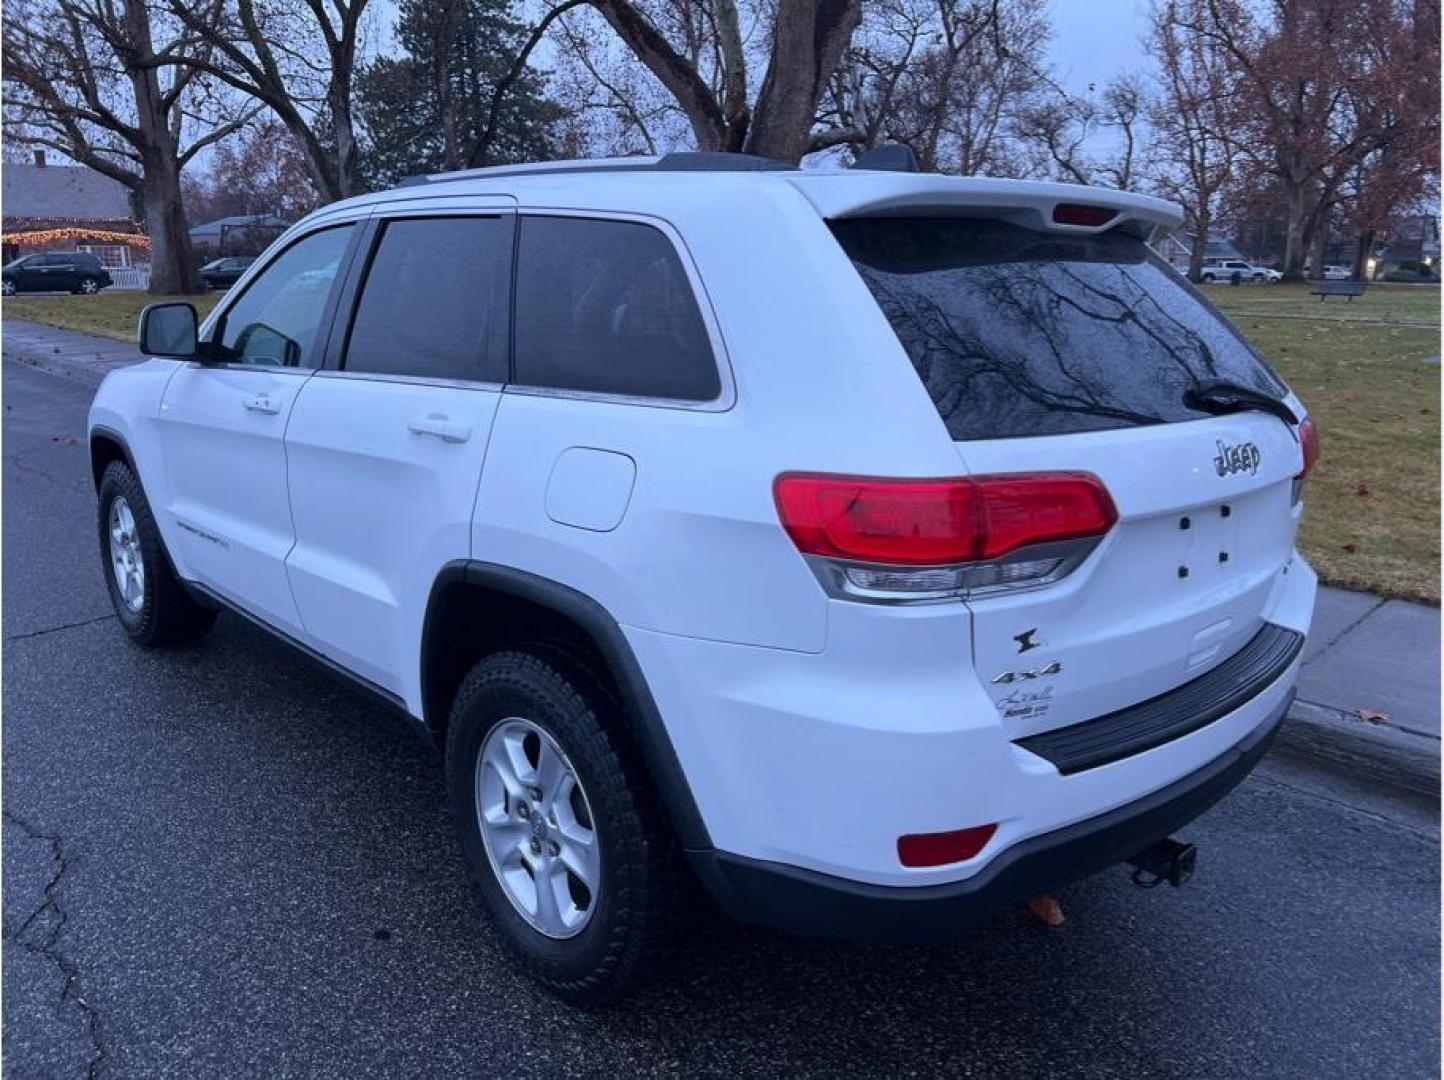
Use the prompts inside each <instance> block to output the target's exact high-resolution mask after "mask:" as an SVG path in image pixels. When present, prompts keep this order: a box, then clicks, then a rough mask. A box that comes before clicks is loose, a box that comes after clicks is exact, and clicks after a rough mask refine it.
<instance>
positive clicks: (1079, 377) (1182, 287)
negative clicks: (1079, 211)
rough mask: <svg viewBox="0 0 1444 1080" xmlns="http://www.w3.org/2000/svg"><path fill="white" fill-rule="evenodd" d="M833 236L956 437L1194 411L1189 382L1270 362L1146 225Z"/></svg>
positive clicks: (985, 224) (859, 228)
mask: <svg viewBox="0 0 1444 1080" xmlns="http://www.w3.org/2000/svg"><path fill="white" fill-rule="evenodd" d="M832 231H833V235H835V236H836V237H837V239H838V242H839V243H840V244H841V245H842V247H843V250H845V251H846V252H847V254H848V256H849V257H850V258H851V259H852V261H853V264H854V265H855V266H856V267H857V269H858V272H859V273H860V274H861V275H862V279H863V281H865V282H866V283H867V286H868V288H869V289H870V290H871V291H872V294H873V296H874V297H875V298H876V299H877V302H878V306H879V307H881V308H882V311H883V314H885V315H886V316H887V319H888V321H889V322H890V323H891V324H892V328H893V330H894V331H895V332H896V333H897V336H898V340H899V341H901V342H902V345H903V348H904V349H905V350H906V351H907V354H908V356H909V357H910V358H911V359H912V362H913V366H914V367H915V368H916V369H917V373H918V377H919V378H921V379H922V381H923V385H924V386H926V387H927V390H928V393H929V394H930V395H931V397H932V399H933V403H934V404H935V405H936V406H937V409H938V413H939V414H940V415H941V416H942V418H943V421H944V423H946V425H947V428H948V432H949V433H950V434H951V435H952V437H953V438H954V439H955V440H958V441H965V440H970V439H998V438H1010V437H1017V436H1026V435H1062V434H1068V433H1072V432H1080V431H1098V430H1103V429H1107V428H1118V427H1131V426H1135V425H1140V424H1159V423H1169V422H1174V421H1180V420H1200V419H1203V418H1205V417H1206V416H1207V415H1209V414H1207V413H1203V412H1199V411H1197V410H1195V409H1192V408H1189V407H1188V406H1187V405H1185V404H1184V401H1183V398H1184V392H1185V391H1186V390H1187V389H1188V388H1189V387H1191V386H1193V385H1195V384H1197V383H1198V382H1200V381H1203V380H1210V379H1229V380H1232V381H1236V382H1240V383H1244V384H1246V385H1248V386H1252V387H1255V388H1257V389H1258V390H1261V391H1263V392H1265V393H1268V394H1273V395H1279V394H1282V393H1283V392H1284V387H1283V385H1282V384H1281V383H1280V382H1279V380H1278V378H1277V377H1276V376H1275V375H1274V374H1273V372H1272V371H1270V370H1269V368H1268V365H1267V364H1265V363H1264V361H1263V360H1262V359H1261V358H1260V357H1259V356H1258V354H1257V353H1255V352H1254V351H1253V349H1252V348H1251V347H1250V346H1249V345H1248V343H1247V342H1245V341H1244V339H1243V338H1242V337H1241V336H1239V334H1238V333H1237V331H1235V330H1234V329H1233V328H1232V327H1231V326H1230V325H1229V324H1228V323H1227V322H1225V321H1224V320H1223V318H1222V317H1221V316H1219V315H1218V314H1217V313H1216V312H1215V311H1214V310H1213V309H1212V308H1211V307H1210V306H1209V305H1208V304H1207V303H1206V302H1204V300H1203V299H1202V298H1201V297H1200V296H1199V295H1198V293H1197V292H1195V291H1194V290H1193V289H1192V288H1191V287H1189V286H1188V285H1187V284H1186V283H1185V282H1184V281H1183V280H1182V279H1181V278H1180V277H1179V276H1178V274H1177V272H1176V271H1174V270H1172V269H1170V268H1169V267H1168V265H1167V264H1166V263H1164V262H1163V261H1162V260H1161V259H1159V258H1158V257H1157V256H1156V255H1154V254H1153V253H1152V252H1151V251H1149V250H1148V248H1147V247H1146V246H1145V245H1144V244H1143V242H1142V241H1141V240H1136V239H1133V238H1131V237H1126V236H1122V235H1117V234H1104V235H1101V236H1092V237H1060V236H1055V235H1051V234H1047V233H1040V232H1034V231H1032V230H1029V229H1024V228H1021V227H1019V226H1016V225H1011V224H1008V223H1006V222H1000V221H990V220H984V219H976V218H853V219H844V220H839V221H835V222H833V223H832Z"/></svg>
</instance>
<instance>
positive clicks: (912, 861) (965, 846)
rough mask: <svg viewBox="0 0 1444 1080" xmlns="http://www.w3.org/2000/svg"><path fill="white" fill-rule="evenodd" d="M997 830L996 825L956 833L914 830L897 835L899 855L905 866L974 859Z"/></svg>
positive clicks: (976, 827) (933, 864)
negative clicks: (908, 834) (910, 833)
mask: <svg viewBox="0 0 1444 1080" xmlns="http://www.w3.org/2000/svg"><path fill="white" fill-rule="evenodd" d="M997 831H998V827H997V826H996V825H974V826H973V827H972V828H971V829H958V830H956V831H954V832H939V833H913V834H912V835H911V836H899V837H898V838H897V857H898V859H899V860H901V862H902V864H903V865H904V866H942V865H944V864H945V863H955V862H962V861H963V860H964V859H971V858H972V857H973V856H974V855H976V854H977V853H978V852H980V851H982V850H983V848H985V847H987V846H988V841H989V840H991V839H992V838H993V834H994V833H995V832H997Z"/></svg>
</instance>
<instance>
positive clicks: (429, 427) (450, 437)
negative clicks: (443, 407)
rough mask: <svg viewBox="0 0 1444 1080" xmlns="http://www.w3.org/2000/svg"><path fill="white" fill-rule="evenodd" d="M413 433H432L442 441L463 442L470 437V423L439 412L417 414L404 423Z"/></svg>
mask: <svg viewBox="0 0 1444 1080" xmlns="http://www.w3.org/2000/svg"><path fill="white" fill-rule="evenodd" d="M406 426H407V427H408V428H409V429H410V430H411V434H413V435H433V436H435V437H436V438H438V439H440V440H441V441H442V442H449V443H463V442H466V440H467V439H469V438H471V425H470V424H462V423H458V422H457V421H455V420H452V419H451V418H450V417H447V416H442V415H441V414H440V413H432V414H431V415H430V416H419V417H417V418H416V419H414V420H412V421H411V423H409V424H407V425H406Z"/></svg>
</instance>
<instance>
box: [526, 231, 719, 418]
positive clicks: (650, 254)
mask: <svg viewBox="0 0 1444 1080" xmlns="http://www.w3.org/2000/svg"><path fill="white" fill-rule="evenodd" d="M515 348H516V353H515V356H516V381H517V382H519V383H523V384H526V385H529V386H545V387H554V388H558V389H563V390H581V391H589V392H594V393H609V394H625V395H628V396H633V397H652V398H668V399H673V400H682V401H711V400H712V399H714V398H715V397H717V395H718V393H719V392H720V391H721V383H720V380H719V378H718V375H717V362H716V360H715V358H714V357H713V355H712V348H711V345H710V343H709V341H708V338H707V330H706V327H705V326H704V324H703V322H702V315H701V312H700V311H699V310H698V308H697V301H696V298H695V297H694V296H693V294H692V286H691V283H690V282H689V281H688V280H687V274H686V272H685V271H684V270H683V269H682V263H681V260H680V259H679V258H678V257H677V252H676V249H675V248H673V246H672V243H671V241H669V240H668V239H667V237H666V236H665V235H664V234H663V233H662V232H661V231H660V230H659V229H655V228H653V227H652V226H650V225H644V224H641V223H638V222H630V221H603V220H599V219H593V218H570V217H543V216H535V217H527V218H524V219H523V220H522V224H521V244H520V250H519V253H518V261H517V277H516V338H515Z"/></svg>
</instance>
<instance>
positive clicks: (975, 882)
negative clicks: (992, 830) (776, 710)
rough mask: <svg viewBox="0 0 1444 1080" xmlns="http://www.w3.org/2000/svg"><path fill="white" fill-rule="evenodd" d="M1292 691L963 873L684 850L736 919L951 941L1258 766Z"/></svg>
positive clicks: (1149, 838) (1132, 850) (1196, 809)
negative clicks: (1252, 718) (1172, 772)
mask: <svg viewBox="0 0 1444 1080" xmlns="http://www.w3.org/2000/svg"><path fill="white" fill-rule="evenodd" d="M1293 696H1294V695H1293V691H1292V690H1290V691H1289V692H1288V693H1287V694H1286V695H1285V696H1284V697H1283V699H1282V700H1281V701H1280V702H1279V703H1278V704H1277V705H1276V706H1275V707H1274V708H1273V709H1272V710H1270V712H1269V713H1268V715H1267V716H1266V717H1265V719H1264V720H1263V721H1262V722H1261V723H1259V724H1258V726H1257V727H1255V728H1254V729H1253V730H1252V731H1251V732H1249V733H1248V734H1247V735H1246V736H1245V737H1244V738H1243V739H1242V740H1241V741H1240V742H1238V743H1237V744H1235V745H1234V746H1233V747H1231V748H1230V749H1228V750H1227V751H1225V752H1224V753H1223V754H1220V755H1219V756H1218V757H1216V758H1214V759H1213V760H1212V761H1210V762H1209V763H1208V764H1207V765H1204V766H1203V767H1202V768H1200V769H1198V770H1196V771H1195V772H1192V773H1190V774H1188V775H1187V776H1184V777H1182V778H1181V779H1178V780H1175V781H1174V782H1173V783H1171V784H1169V785H1168V786H1166V787H1163V788H1160V789H1159V790H1157V791H1154V792H1152V793H1150V794H1148V795H1145V796H1144V797H1142V798H1140V799H1138V800H1136V801H1134V802H1131V803H1127V804H1125V805H1123V806H1119V807H1116V808H1115V809H1113V810H1110V811H1108V812H1107V813H1104V814H1099V815H1098V816H1096V817H1091V818H1087V819H1085V820H1083V821H1079V822H1075V823H1074V824H1072V825H1068V826H1066V827H1064V828H1061V829H1057V830H1054V831H1053V832H1048V833H1043V834H1041V835H1038V836H1034V837H1030V838H1029V839H1026V840H1023V841H1020V842H1019V843H1017V844H1015V845H1013V846H1012V847H1011V848H1008V849H1007V850H1005V851H1002V852H1000V853H999V854H998V855H997V856H996V857H995V858H993V859H992V860H991V861H990V862H989V863H988V865H987V866H986V867H985V868H984V869H982V870H981V871H979V872H978V873H977V874H975V875H973V876H972V877H969V878H967V879H965V880H963V881H958V882H951V883H948V884H944V885H926V886H913V887H908V886H889V885H876V884H871V883H867V882H858V881H850V880H847V879H845V878H840V877H835V876H832V875H829V874H823V873H819V872H817V871H813V870H804V869H800V868H798V867H793V866H786V865H783V864H780V863H773V862H766V861H762V860H757V859H749V858H746V857H743V856H739V855H731V854H728V853H726V852H720V851H700V852H689V854H688V857H689V859H690V860H691V862H692V867H693V869H694V870H695V871H696V873H697V874H698V876H699V877H700V878H701V879H702V881H703V882H704V884H705V885H706V886H707V887H708V889H709V890H710V892H711V893H712V895H713V897H714V898H715V899H716V900H717V902H718V903H719V904H720V905H721V906H722V908H723V909H724V910H725V911H727V913H728V914H729V915H731V916H732V917H733V918H735V919H738V920H739V921H742V922H747V923H753V924H756V925H760V926H771V927H775V928H778V929H782V930H790V931H793V932H795V933H804V934H820V935H825V936H829V937H839V938H846V939H850V940H854V941H865V942H874V943H881V944H928V943H936V942H943V941H949V940H954V939H956V938H957V937H959V936H960V935H961V934H962V933H963V932H964V931H966V930H967V929H968V928H969V927H970V926H971V925H973V924H974V923H976V922H977V921H978V920H979V919H981V918H983V917H984V916H986V915H988V914H990V913H991V912H994V911H997V910H999V909H1001V908H1005V907H1009V906H1012V905H1015V904H1018V903H1021V902H1022V901H1024V900H1025V899H1026V898H1028V897H1029V896H1032V895H1034V894H1035V893H1038V892H1044V891H1047V890H1049V889H1055V888H1058V887H1059V886H1061V885H1065V884H1067V883H1068V882H1071V881H1076V880H1078V879H1079V878H1083V877H1087V876H1088V875H1090V874H1094V873H1097V872H1098V871H1100V870H1103V869H1106V868H1107V867H1110V866H1113V865H1115V864H1117V863H1120V862H1123V861H1125V860H1126V859H1128V858H1130V857H1132V856H1133V855H1136V854H1138V853H1139V852H1141V851H1142V850H1144V849H1145V848H1147V847H1148V846H1149V845H1151V844H1153V843H1154V842H1155V841H1158V840H1161V839H1163V838H1164V837H1166V836H1168V835H1169V834H1170V833H1172V832H1173V831H1175V830H1176V829H1179V828H1182V827H1183V826H1184V825H1186V824H1187V823H1188V822H1190V821H1192V820H1193V819H1194V818H1196V817H1197V816H1198V815H1199V814H1201V813H1203V812H1204V811H1205V810H1207V809H1208V808H1209V807H1210V806H1212V805H1213V804H1214V803H1216V802H1217V801H1218V800H1219V799H1221V798H1223V796H1224V795H1226V794H1227V793H1228V792H1229V791H1231V790H1233V788H1234V787H1236V786H1237V785H1238V784H1239V783H1240V782H1241V781H1242V780H1243V779H1244V777H1246V776H1247V775H1248V774H1249V773H1250V772H1251V771H1252V770H1253V768H1254V766H1255V765H1257V764H1258V762H1259V759H1260V758H1262V757H1263V755H1264V753H1265V752H1266V751H1267V750H1268V746H1269V743H1270V742H1271V741H1272V739H1273V736H1274V733H1275V732H1276V731H1277V730H1278V728H1279V725H1280V724H1281V723H1282V722H1283V718H1284V715H1285V714H1286V713H1287V712H1288V707H1289V704H1290V703H1291V702H1292V701H1293Z"/></svg>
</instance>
